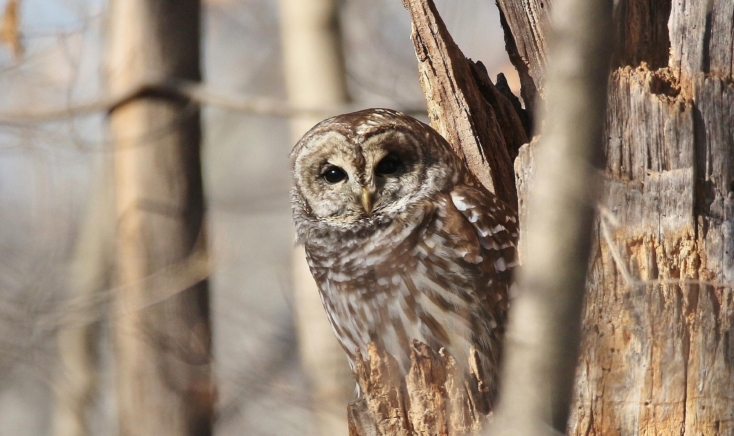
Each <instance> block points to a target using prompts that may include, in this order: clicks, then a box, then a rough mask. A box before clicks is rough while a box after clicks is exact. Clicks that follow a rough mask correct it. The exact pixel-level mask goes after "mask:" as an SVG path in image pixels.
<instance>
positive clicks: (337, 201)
mask: <svg viewBox="0 0 734 436" xmlns="http://www.w3.org/2000/svg"><path fill="white" fill-rule="evenodd" d="M292 160H293V167H294V188H293V192H292V200H293V215H294V220H295V224H296V233H297V238H298V241H299V242H300V243H302V244H303V245H304V246H305V249H306V256H307V261H308V264H309V267H310V269H311V272H312V274H313V276H314V279H315V280H316V283H317V284H318V288H319V293H320V296H321V300H322V302H323V305H324V308H325V310H326V314H327V317H328V319H329V322H330V323H331V326H332V329H333V331H334V334H335V335H336V337H337V339H338V340H339V342H340V343H341V345H342V347H343V348H344V350H345V352H346V354H347V356H348V359H349V362H350V364H352V365H353V364H354V360H355V358H356V356H357V353H358V352H360V353H361V354H362V355H363V356H365V355H366V351H367V344H368V343H370V342H374V343H376V344H377V345H378V346H381V347H382V348H383V349H384V350H385V351H387V352H388V353H390V354H392V355H393V356H394V357H395V358H396V359H397V360H398V362H399V364H400V365H401V368H402V369H403V370H404V371H407V370H408V365H409V362H410V359H409V356H410V350H411V342H412V341H413V340H418V341H420V342H423V343H425V344H427V345H429V346H431V347H432V348H433V349H434V350H439V349H441V348H445V349H446V350H447V351H448V352H449V353H450V354H451V355H452V356H453V357H454V358H455V359H456V360H457V362H459V364H460V365H462V366H464V367H466V366H467V365H468V362H469V360H470V357H469V356H470V353H471V349H472V348H474V349H475V350H476V351H477V356H478V358H479V362H478V363H479V365H478V366H479V367H480V371H481V372H482V374H480V375H481V377H482V378H483V379H484V381H485V383H487V384H489V385H490V386H491V387H492V389H493V388H494V386H495V385H496V383H495V380H496V372H497V366H498V365H497V363H498V358H499V353H500V343H501V339H502V333H503V324H504V319H505V314H506V310H507V306H508V297H507V291H508V288H509V285H510V283H511V269H512V267H513V266H514V265H515V256H516V255H515V240H516V237H517V226H516V223H517V219H516V216H515V213H514V211H513V210H512V209H511V208H510V207H509V206H507V205H505V204H504V203H502V202H501V201H500V200H499V199H497V197H495V196H494V195H493V194H491V193H490V192H488V191H487V190H486V189H485V188H484V187H482V186H481V184H480V183H479V182H478V181H477V180H476V179H475V178H474V177H473V175H471V173H470V172H469V171H468V170H467V169H466V167H465V165H464V164H463V163H462V162H461V160H460V159H459V158H458V156H457V155H456V154H455V153H454V152H453V150H451V148H450V145H449V144H448V143H447V142H446V141H445V140H444V139H443V138H442V137H441V136H440V135H439V134H438V133H437V132H436V131H434V130H433V129H431V128H430V127H429V126H426V125H425V124H423V123H420V122H419V121H417V120H414V119H412V118H410V117H407V116H405V115H403V114H400V113H397V112H394V111H389V110H385V109H371V110H367V111H361V112H357V113H354V114H346V115H341V116H338V117H335V118H332V119H329V120H326V121H323V122H321V123H320V124H318V125H317V126H316V127H314V128H313V129H312V130H311V131H310V132H309V133H307V134H306V136H304V138H303V139H302V140H301V141H300V142H299V143H298V144H297V145H296V147H295V148H294V151H293V153H292ZM385 162H387V163H385Z"/></svg>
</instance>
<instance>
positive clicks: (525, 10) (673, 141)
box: [499, 0, 734, 436]
mask: <svg viewBox="0 0 734 436" xmlns="http://www.w3.org/2000/svg"><path fill="white" fill-rule="evenodd" d="M499 4H500V8H501V10H502V12H503V24H504V25H505V30H506V41H507V47H508V51H509V52H510V54H511V58H512V59H513V61H514V63H515V65H516V67H517V69H518V70H519V72H520V74H521V77H522V83H523V95H524V96H531V97H532V96H533V95H535V96H538V97H541V98H542V97H543V96H544V86H545V85H544V82H543V76H544V75H545V56H546V54H545V50H546V48H545V47H546V41H547V38H548V29H549V27H550V26H549V25H548V20H547V17H548V10H549V8H551V7H552V2H551V1H549V0H528V1H524V2H515V1H509V0H499ZM733 17H734V3H733V2H731V1H730V0H712V1H708V2H703V1H699V2H692V1H687V0H684V1H678V2H672V1H670V0H663V1H653V0H639V1H636V0H622V1H620V2H617V6H616V10H615V20H616V28H617V38H618V41H617V54H616V56H615V61H614V64H613V71H612V74H611V76H610V79H609V85H608V93H609V97H608V109H607V121H606V131H605V134H604V143H605V144H604V145H605V153H606V161H607V163H606V169H605V171H604V177H605V183H604V191H605V195H604V196H603V199H602V200H601V201H600V202H599V205H598V206H599V208H600V210H601V215H602V216H601V218H600V219H599V221H598V223H597V232H596V236H597V241H596V247H595V249H594V250H593V252H592V253H593V254H592V257H591V259H590V273H589V275H588V277H587V295H586V304H585V312H584V313H585V314H584V318H583V341H582V348H581V357H580V361H579V366H578V368H577V380H576V386H575V395H574V406H573V409H572V416H571V419H570V421H569V425H568V433H570V434H583V435H590V434H593V435H605V436H606V435H628V434H655V435H673V434H675V435H680V434H687V435H688V434H691V435H693V434H696V435H698V434H706V435H719V434H720V435H724V434H732V432H734V419H732V417H733V416H734V399H732V395H731V392H734V365H732V362H734V354H732V350H734V334H732V333H734V298H732V295H733V294H732V283H731V280H732V277H734V268H733V266H732V265H734V262H732V259H733V257H732V251H734V239H733V238H734V236H733V235H732V227H733V225H734V221H733V218H732V216H733V213H734V207H733V205H734V201H733V200H732V199H733V198H734V183H733V182H732V180H734V174H733V170H734V151H733V150H734V148H733V145H734V127H732V126H733V125H734V124H733V123H732V121H734V109H732V108H734V83H733V81H732V73H733V69H734V62H733V59H734V49H733V48H732V47H734V19H733ZM610 43H612V41H610ZM526 101H527V100H526ZM549 110H551V111H552V110H553V108H549ZM533 154H534V150H533V147H530V148H525V149H523V150H521V152H520V157H519V159H518V161H517V162H516V168H517V169H518V186H521V187H522V189H519V198H520V215H521V227H522V223H524V222H525V216H524V213H523V210H524V208H523V204H524V199H525V197H526V195H527V192H528V181H529V180H530V174H531V173H532V161H533ZM530 189H532V187H530Z"/></svg>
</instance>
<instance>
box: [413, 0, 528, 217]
mask: <svg viewBox="0 0 734 436" xmlns="http://www.w3.org/2000/svg"><path fill="white" fill-rule="evenodd" d="M403 4H404V5H405V7H406V9H408V12H410V15H411V18H412V20H413V34H412V36H411V37H412V39H413V44H414V46H415V53H416V56H417V57H418V70H419V77H420V80H421V85H422V87H423V92H424V94H425V95H426V100H427V102H428V117H429V118H430V120H431V126H432V127H433V128H435V129H436V130H437V131H438V132H439V133H441V135H442V136H443V137H444V138H446V140H448V142H449V143H450V144H451V145H452V146H453V147H454V149H455V150H456V152H457V153H458V154H459V156H461V157H462V158H463V159H464V161H465V162H466V164H467V166H468V167H469V169H470V170H471V171H472V173H474V175H476V176H477V178H478V179H479V181H481V182H482V184H483V185H484V186H485V187H487V189H489V190H490V191H492V192H494V193H495V194H497V196H499V197H500V198H501V199H503V200H504V201H505V202H506V203H508V204H510V205H512V206H513V207H514V206H515V205H516V203H517V193H516V191H515V182H514V175H513V174H512V161H513V160H514V159H515V156H517V150H518V149H519V148H520V146H521V145H522V144H524V143H526V142H527V139H528V138H527V133H528V132H526V130H525V127H526V126H527V124H526V126H524V125H523V122H522V119H521V115H520V114H518V110H519V111H520V112H522V109H520V108H519V105H518V106H517V107H514V106H513V105H512V102H511V101H510V100H509V99H508V98H507V97H505V95H503V94H502V93H501V92H500V91H499V90H498V89H497V87H495V86H494V85H493V84H492V82H491V81H490V79H489V77H488V76H487V71H486V70H485V69H484V66H483V65H482V64H481V63H477V64H475V63H474V62H472V61H471V60H469V59H467V58H466V57H465V56H464V54H463V53H462V52H461V50H460V49H459V47H458V46H457V45H456V43H454V40H453V39H452V38H451V35H450V34H449V32H448V30H446V26H445V25H444V23H443V21H442V20H441V17H440V16H439V15H438V12H437V11H436V7H435V5H434V4H433V1H431V0H403Z"/></svg>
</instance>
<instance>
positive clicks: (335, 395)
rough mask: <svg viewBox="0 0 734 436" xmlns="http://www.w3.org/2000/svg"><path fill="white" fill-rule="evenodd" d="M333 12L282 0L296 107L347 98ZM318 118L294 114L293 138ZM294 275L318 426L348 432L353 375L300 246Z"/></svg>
mask: <svg viewBox="0 0 734 436" xmlns="http://www.w3.org/2000/svg"><path fill="white" fill-rule="evenodd" d="M337 12H338V8H337V2H336V1H335V0H309V1H304V0H280V18H281V24H280V29H281V30H280V32H281V41H282V45H283V64H284V75H285V79H286V85H287V90H288V101H289V102H290V103H291V104H292V105H294V106H303V107H324V106H326V107H332V106H333V107H338V106H340V105H344V104H345V103H346V102H347V98H348V95H347V85H346V73H345V69H344V64H343V59H342V53H341V45H340V35H339V28H338V19H337ZM331 115H336V113H333V114H331ZM321 119H322V116H320V115H309V116H298V117H293V118H292V119H291V136H292V138H293V143H294V144H295V143H296V142H297V141H298V140H299V139H300V138H301V136H303V134H304V133H306V132H307V131H308V130H309V129H310V128H311V127H313V126H314V125H315V124H316V123H318V122H319V121H321ZM292 278H293V291H294V303H295V304H294V309H295V312H296V329H297V333H298V344H299V349H298V351H299V355H300V360H301V364H302V366H303V369H304V373H305V375H306V380H307V384H308V388H309V391H310V394H311V398H312V400H313V402H312V409H311V410H313V412H314V418H315V427H316V431H317V433H318V434H324V435H326V434H329V435H331V434H333V435H343V434H346V433H347V422H346V419H345V418H346V416H345V414H344V404H345V403H347V402H348V401H350V400H351V399H352V398H353V395H354V379H353V377H352V376H351V371H350V369H349V365H348V364H347V359H346V356H345V354H344V350H342V348H341V346H340V345H339V343H338V342H337V341H336V338H335V337H334V333H333V332H332V330H331V326H329V322H328V320H327V318H326V316H324V307H323V304H322V303H321V299H320V298H319V291H318V288H317V287H316V282H315V281H314V279H313V277H312V276H311V272H310V271H309V269H308V265H307V264H306V255H305V253H304V251H303V247H297V248H296V249H295V251H294V253H293V265H292Z"/></svg>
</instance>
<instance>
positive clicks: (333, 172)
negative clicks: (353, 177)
mask: <svg viewBox="0 0 734 436" xmlns="http://www.w3.org/2000/svg"><path fill="white" fill-rule="evenodd" d="M321 176H322V177H323V178H324V180H326V181H327V182H329V183H331V184H334V183H339V182H341V181H342V180H345V179H346V178H347V173H345V172H344V170H343V169H341V168H339V167H329V168H327V169H326V171H324V174H322V175H321Z"/></svg>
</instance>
